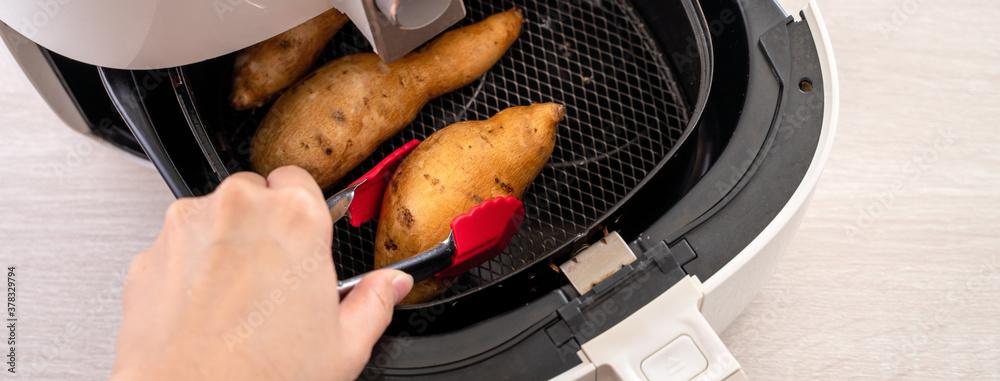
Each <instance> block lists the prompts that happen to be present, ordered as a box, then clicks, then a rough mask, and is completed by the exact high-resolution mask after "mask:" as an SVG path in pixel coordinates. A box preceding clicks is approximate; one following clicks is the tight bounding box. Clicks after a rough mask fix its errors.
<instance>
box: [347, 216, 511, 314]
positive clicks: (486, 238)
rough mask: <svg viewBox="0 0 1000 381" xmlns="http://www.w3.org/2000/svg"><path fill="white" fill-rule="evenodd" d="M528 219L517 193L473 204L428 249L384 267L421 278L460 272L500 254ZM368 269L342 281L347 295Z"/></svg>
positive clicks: (419, 279) (415, 279)
mask: <svg viewBox="0 0 1000 381" xmlns="http://www.w3.org/2000/svg"><path fill="white" fill-rule="evenodd" d="M523 219H524V207H523V206H522V205H521V201H520V200H518V199H516V198H514V197H513V196H507V197H498V198H494V199H492V200H487V201H484V202H482V203H480V204H479V205H476V206H474V207H472V209H470V210H469V212H468V213H465V214H462V215H459V216H458V217H455V218H454V219H452V220H451V233H450V234H448V238H447V239H445V240H444V241H441V242H438V243H437V244H435V245H434V247H431V248H430V249H428V250H427V251H424V252H423V253H420V254H417V255H415V256H412V257H410V258H407V259H404V260H402V261H399V262H396V263H393V264H391V265H388V266H385V267H383V268H388V269H396V270H400V271H405V272H407V273H409V274H410V275H412V276H413V281H414V282H419V281H422V280H424V279H427V278H430V277H431V276H437V277H446V276H453V275H459V274H462V273H464V272H466V271H469V270H470V269H472V268H475V267H477V266H479V265H481V264H483V263H485V262H486V261H488V260H490V259H492V258H493V257H496V256H497V255H498V254H500V252H501V251H503V249H504V248H505V247H507V244H508V243H510V239H511V238H512V237H514V233H515V232H517V228H518V227H519V226H521V221H522V220H523ZM365 275H368V273H365V274H361V275H358V276H356V277H353V278H350V279H347V280H343V281H338V282H337V291H339V292H340V297H341V298H343V297H344V296H345V295H347V293H348V292H350V291H351V289H353V288H354V286H355V285H357V284H358V283H359V282H361V279H362V278H364V277H365Z"/></svg>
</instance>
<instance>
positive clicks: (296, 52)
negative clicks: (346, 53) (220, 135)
mask: <svg viewBox="0 0 1000 381" xmlns="http://www.w3.org/2000/svg"><path fill="white" fill-rule="evenodd" d="M348 20H349V19H348V18H347V16H346V15H344V14H343V13H340V11H338V10H336V9H331V10H329V11H326V12H323V13H322V14H320V15H319V16H316V17H313V18H312V19H310V20H309V21H306V22H304V23H302V24H300V25H299V26H296V27H294V28H292V29H289V30H288V31H285V32H284V33H282V34H279V35H277V36H274V37H271V38H269V39H267V40H264V41H261V42H259V43H257V44H255V45H253V46H250V47H248V48H246V49H243V50H242V51H240V52H239V53H237V54H236V61H235V63H234V64H233V89H232V92H231V93H230V94H229V104H230V105H232V106H233V108H235V109H237V110H246V109H249V108H253V107H260V106H262V105H264V103H267V102H269V101H271V100H272V99H274V97H276V96H277V95H278V93H280V92H281V90H284V89H285V88H287V87H288V86H291V85H292V84H293V83H295V81H298V80H299V79H300V78H302V77H303V76H305V75H306V74H307V73H308V72H309V69H312V67H313V64H315V63H316V59H317V58H319V54H320V53H321V52H322V51H323V47H324V46H326V43H327V42H328V41H330V38H333V35H335V34H337V31H339V30H340V28H342V27H344V24H347V21H348Z"/></svg>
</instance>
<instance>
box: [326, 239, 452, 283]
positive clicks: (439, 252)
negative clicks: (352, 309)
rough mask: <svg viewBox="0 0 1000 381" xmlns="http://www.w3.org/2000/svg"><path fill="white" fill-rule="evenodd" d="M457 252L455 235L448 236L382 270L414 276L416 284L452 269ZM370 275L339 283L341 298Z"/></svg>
mask: <svg viewBox="0 0 1000 381" xmlns="http://www.w3.org/2000/svg"><path fill="white" fill-rule="evenodd" d="M455 250H456V248H455V237H454V234H448V239H445V240H444V241H441V242H438V243H437V244H435V245H434V246H433V247H431V248H430V249H427V250H426V251H424V252H423V253H420V254H417V255H414V256H412V257H409V258H407V259H404V260H402V261H399V262H396V263H393V264H391V265H388V266H385V267H382V268H383V269H394V270H399V271H403V272H406V273H408V274H410V275H412V276H413V282H414V283H416V282H420V281H422V280H424V279H427V278H430V277H432V276H434V275H435V274H437V273H439V272H441V271H443V270H444V269H447V268H448V267H450V266H451V265H452V260H453V258H454V256H455ZM368 274H371V271H369V272H366V273H364V274H361V275H358V276H355V277H352V278H349V279H345V280H339V281H337V291H338V292H339V293H340V298H341V299H343V298H344V296H346V295H347V293H349V292H351V290H352V289H354V286H357V285H358V283H360V282H361V280H362V279H364V277H365V276H367V275H368Z"/></svg>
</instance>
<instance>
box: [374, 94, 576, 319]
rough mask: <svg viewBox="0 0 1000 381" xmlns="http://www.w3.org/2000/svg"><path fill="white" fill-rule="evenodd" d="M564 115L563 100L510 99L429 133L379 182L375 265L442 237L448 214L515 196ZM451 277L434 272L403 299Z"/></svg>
mask: <svg viewBox="0 0 1000 381" xmlns="http://www.w3.org/2000/svg"><path fill="white" fill-rule="evenodd" d="M563 115H564V109H563V106H561V105H558V104H554V103H543V104H535V105H531V106H522V107H512V108H509V109H506V110H503V111H501V112H500V113H498V114H496V115H495V116H493V117H492V118H490V119H488V120H484V121H468V122H459V123H455V124H452V125H451V126H448V127H445V128H443V129H441V130H440V131H437V132H435V133H434V134H432V135H431V136H430V137H428V138H427V139H426V140H425V141H424V142H423V143H421V144H420V146H418V147H417V148H416V149H414V151H413V152H411V153H410V155H409V156H407V158H406V159H405V160H404V161H403V162H402V163H401V164H400V165H399V168H397V169H396V172H395V174H394V175H393V178H392V180H391V181H390V183H389V186H388V187H387V188H386V191H385V197H384V199H383V200H384V201H383V203H382V212H381V217H379V223H378V231H377V233H376V236H375V267H382V266H385V265H388V264H391V263H394V262H397V261H400V260H402V259H406V258H409V257H410V256H413V255H415V254H417V253H420V252H422V251H424V250H426V249H428V248H430V247H431V246H433V245H434V244H435V243H437V242H440V241H443V240H444V239H445V238H447V237H448V233H449V232H450V231H451V228H450V226H449V224H450V223H451V220H452V219H453V218H455V216H458V215H460V214H463V213H466V212H468V211H469V209H471V208H472V207H473V206H475V205H477V204H479V203H480V202H482V201H484V200H489V199H492V198H496V197H506V196H514V197H517V198H521V196H522V195H523V194H524V191H525V189H527V187H528V185H529V184H531V182H532V181H533V180H534V178H535V176H537V175H538V172H539V171H541V170H542V167H544V166H545V163H546V162H548V160H549V156H550V155H552V149H553V147H554V145H555V141H556V125H557V124H558V123H559V122H560V121H561V120H562V119H563ZM453 282H454V279H453V278H452V279H447V278H445V279H442V278H437V277H433V278H430V279H427V280H425V281H423V282H420V283H417V284H416V285H415V286H414V288H413V291H411V292H410V294H409V295H407V297H406V299H404V300H403V303H404V304H414V303H422V302H425V301H427V300H430V299H431V298H433V297H435V296H437V295H438V294H439V293H441V291H444V289H445V288H447V287H449V286H450V285H451V284H453Z"/></svg>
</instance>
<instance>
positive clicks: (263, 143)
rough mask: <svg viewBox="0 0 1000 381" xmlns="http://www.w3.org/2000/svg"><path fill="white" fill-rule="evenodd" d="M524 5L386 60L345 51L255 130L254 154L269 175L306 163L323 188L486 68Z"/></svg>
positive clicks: (515, 30)
mask: <svg viewBox="0 0 1000 381" xmlns="http://www.w3.org/2000/svg"><path fill="white" fill-rule="evenodd" d="M522 22H523V16H522V15H521V11H520V10H517V9H512V10H510V11H507V12H504V13H499V14H495V15H493V16H490V17H488V18H487V19H486V20H483V21H481V22H479V23H477V24H473V25H469V26H466V27H463V28H459V29H455V30H452V31H450V32H447V33H445V34H443V35H441V36H439V37H438V38H437V39H435V40H434V41H432V42H430V43H429V44H427V45H425V46H424V47H422V48H421V49H419V50H417V51H414V52H411V53H410V54H407V55H406V56H403V57H402V58H400V59H399V60H397V61H396V62H393V63H391V64H385V63H384V62H382V60H381V59H380V58H379V57H378V56H377V55H375V54H373V53H363V54H355V55H350V56H345V57H341V58H339V59H336V60H334V61H331V62H329V63H327V64H326V65H324V66H323V67H321V68H319V69H317V70H316V71H314V72H313V73H312V74H310V75H309V76H307V77H306V78H305V79H303V80H302V81H300V82H299V83H297V84H295V85H294V86H292V88H291V89H289V90H288V91H287V92H285V93H284V94H282V95H281V97H280V98H278V100H277V101H275V103H274V105H273V106H272V107H271V109H270V110H269V111H268V113H267V115H266V116H265V117H264V120H263V121H262V122H261V124H260V127H259V128H258V129H257V132H256V133H255V135H254V138H253V142H252V144H251V147H250V159H251V161H252V162H253V166H254V170H256V171H257V172H259V173H260V174H262V175H265V176H266V175H267V174H268V173H270V172H271V171H272V170H274V169H275V168H278V167H281V166H284V165H298V166H300V167H302V168H305V169H306V170H307V171H309V173H311V174H312V175H313V177H314V178H315V179H316V182H318V183H319V185H320V186H321V187H323V188H326V187H329V186H330V185H332V184H334V183H335V182H337V181H338V180H340V179H341V178H342V177H343V176H344V175H345V174H347V172H349V171H350V170H351V169H353V168H354V167H355V166H357V165H358V164H360V163H361V162H362V161H363V160H364V159H365V158H367V157H368V156H369V155H371V153H372V152H373V151H374V150H375V148H376V147H378V145H379V144H381V143H382V142H383V141H385V140H386V139H388V138H389V137H391V136H393V135H395V134H396V132H398V131H399V130H400V129H402V128H403V127H405V126H407V125H408V124H410V122H412V121H413V119H414V118H416V116H417V112H419V111H420V108H421V107H423V106H424V104H425V103H427V101H429V100H431V99H433V98H435V97H437V96H440V95H442V94H445V93H448V92H450V91H452V90H455V89H457V88H459V87H462V86H465V85H467V84H469V83H470V82H472V81H473V80H475V79H476V78H478V77H480V76H482V75H483V74H485V73H486V71H487V70H489V69H490V67H492V66H493V64H494V63H496V62H497V61H498V60H499V59H500V58H501V57H502V56H503V54H504V53H505V52H506V51H507V48H508V47H510V45H511V44H513V43H514V40H516V39H517V35H518V34H519V33H520V31H521V23H522Z"/></svg>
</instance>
